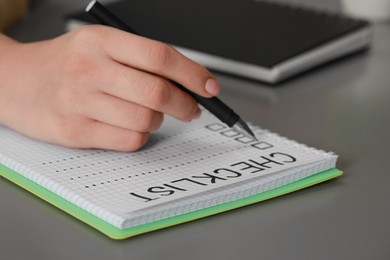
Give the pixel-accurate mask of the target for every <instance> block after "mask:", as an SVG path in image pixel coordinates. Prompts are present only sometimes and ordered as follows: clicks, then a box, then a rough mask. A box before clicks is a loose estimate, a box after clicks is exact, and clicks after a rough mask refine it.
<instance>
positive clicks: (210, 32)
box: [66, 0, 371, 83]
mask: <svg viewBox="0 0 390 260" xmlns="http://www.w3.org/2000/svg"><path fill="white" fill-rule="evenodd" d="M106 7H107V8H108V9H109V10H111V11H112V12H113V13H114V14H116V15H117V16H118V17H120V18H121V19H122V20H123V21H125V22H126V23H127V24H128V25H130V26H131V27H132V28H134V29H135V30H136V31H137V32H139V33H140V34H141V35H144V36H146V37H149V38H152V39H156V40H160V41H163V42H166V43H168V44H171V45H172V46H174V47H175V48H176V49H177V50H179V51H180V52H182V53H183V54H184V55H186V56H188V57H189V58H191V59H193V60H195V61H197V62H199V63H201V64H203V65H205V66H206V67H208V68H210V69H213V70H217V71H221V72H224V73H229V74H233V75H238V76H243V77H247V78H251V79H255V80H261V81H264V82H269V83H277V82H280V81H282V80H284V79H287V78H289V77H291V76H294V75H296V74H299V73H301V72H303V71H306V70H308V69H310V68H313V67H316V66H318V65H321V64H323V63H325V62H328V61H331V60H333V59H336V58H339V57H342V56H345V55H347V54H350V53H353V52H357V51H359V50H362V49H364V48H366V47H367V46H368V44H369V42H370V39H371V29H370V26H369V24H368V23H367V22H366V21H362V20H355V19H352V18H348V17H345V16H342V15H341V14H331V13H329V12H325V11H319V10H311V9H307V8H303V7H298V6H294V5H286V4H276V3H273V2H270V1H260V0H257V1H255V0H213V1H209V0H186V1H181V0H164V1H159V0H131V1H125V0H122V1H118V2H114V3H111V4H107V5H106ZM66 20H67V22H66V30H72V29H74V28H77V27H79V26H80V25H82V24H86V23H96V21H94V20H93V19H92V18H91V17H89V15H88V14H86V13H85V12H84V11H80V12H78V13H72V14H70V15H69V16H67V17H66Z"/></svg>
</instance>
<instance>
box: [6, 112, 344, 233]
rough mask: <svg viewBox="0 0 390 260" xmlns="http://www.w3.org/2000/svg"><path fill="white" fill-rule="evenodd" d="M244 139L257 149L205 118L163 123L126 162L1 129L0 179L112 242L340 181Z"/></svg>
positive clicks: (295, 147) (322, 166) (290, 146)
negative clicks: (2, 178) (7, 180)
mask: <svg viewBox="0 0 390 260" xmlns="http://www.w3.org/2000/svg"><path fill="white" fill-rule="evenodd" d="M252 130H253V131H254V133H255V134H256V136H257V138H258V141H256V140H254V139H251V138H249V137H247V136H244V135H242V134H241V133H239V132H236V131H235V130H234V129H230V128H228V127H227V126H225V125H223V124H221V123H220V122H219V121H218V120H217V119H215V117H214V116H212V115H211V114H209V113H208V112H207V111H203V115H202V117H201V118H200V119H199V120H196V121H193V122H191V123H183V122H181V121H178V120H175V119H172V118H170V117H167V118H166V120H165V122H164V124H163V126H162V127H161V128H160V129H159V130H158V131H157V132H156V133H154V134H153V135H152V136H151V140H150V141H149V142H148V144H147V145H146V147H145V148H143V149H142V150H140V151H138V152H133V153H131V152H114V151H106V150H83V149H70V148H65V147H61V146H57V145H53V144H48V143H44V142H40V141H36V140H33V139H30V138H28V137H25V136H23V135H21V134H19V133H17V132H14V131H12V130H10V129H8V128H5V127H0V173H1V176H3V177H5V178H6V179H9V180H10V181H12V182H14V183H16V184H18V185H20V186H21V187H23V188H25V189H27V190H29V191H30V192H32V193H34V194H35V195H37V196H39V197H41V198H42V199H44V200H46V201H47V202H49V203H51V204H53V205H55V206H57V207H59V208H60V209H62V210H64V211H65V212H67V213H69V214H71V215H73V216H74V217H76V218H78V219H80V220H81V221H84V222H85V223H87V224H89V225H90V226H92V227H94V228H96V229H97V230H99V231H101V232H103V233H104V234H106V235H108V236H110V237H112V238H115V239H122V238H126V237H130V236H134V235H137V234H141V233H145V232H149V231H152V230H156V229H161V228H164V227H168V226H172V225H176V224H179V223H183V222H187V221H191V220H194V219H197V218H201V217H205V216H209V215H213V214H216V213H220V212H223V211H226V210H231V209H234V208H238V207H241V206H245V205H248V204H252V203H255V202H259V201H262V200H265V199H269V198H272V197H276V196H279V195H282V194H286V193H289V192H292V191H295V190H298V189H302V188H305V187H307V186H310V185H313V184H316V183H319V182H322V181H325V180H328V179H331V178H334V177H337V176H339V175H341V171H339V170H337V169H336V168H335V164H336V159H337V156H336V155H335V154H333V153H329V152H324V151H322V150H317V149H314V148H310V147H307V146H306V145H303V144H299V143H297V142H295V141H291V140H288V139H286V138H284V137H281V136H279V135H277V134H274V133H272V132H270V131H267V130H264V129H261V128H259V127H256V126H252ZM313 192H315V190H313ZM26 216H28V214H26ZM199 225H202V223H199Z"/></svg>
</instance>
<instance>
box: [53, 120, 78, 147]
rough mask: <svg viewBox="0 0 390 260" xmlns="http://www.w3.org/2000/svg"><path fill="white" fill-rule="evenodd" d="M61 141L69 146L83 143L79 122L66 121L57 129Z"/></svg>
mask: <svg viewBox="0 0 390 260" xmlns="http://www.w3.org/2000/svg"><path fill="white" fill-rule="evenodd" d="M57 132H58V134H59V135H58V136H59V138H60V143H61V144H63V145H65V146H68V147H78V146H80V144H81V129H80V127H79V126H78V124H75V123H72V122H66V123H64V124H62V125H61V127H59V129H58V130H57Z"/></svg>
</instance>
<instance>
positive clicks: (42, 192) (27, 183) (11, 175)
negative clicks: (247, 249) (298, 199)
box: [0, 164, 342, 239]
mask: <svg viewBox="0 0 390 260" xmlns="http://www.w3.org/2000/svg"><path fill="white" fill-rule="evenodd" d="M340 175H342V172H341V171H340V170H338V169H330V170H327V171H323V172H320V173H317V174H314V175H312V176H310V177H306V178H304V179H301V180H299V181H296V182H293V183H290V184H287V185H284V186H282V187H278V188H275V189H272V190H269V191H266V192H263V193H259V194H256V195H253V196H250V197H246V198H242V199H239V200H235V201H230V202H227V203H224V204H219V205H215V206H212V207H208V208H204V209H200V210H196V211H193V212H189V213H186V214H182V215H177V216H174V217H170V218H166V219H162V220H159V221H155V222H152V223H148V224H143V225H140V226H136V227H131V228H127V229H119V228H117V227H115V226H113V225H111V224H109V223H107V222H105V221H103V220H101V219H100V218H98V217H96V216H94V215H92V214H91V213H89V212H87V211H85V210H83V209H81V208H79V207H78V206H76V205H74V204H72V203H71V202H69V201H67V200H65V199H63V198H62V197H60V196H58V195H56V194H55V193H53V192H51V191H49V190H47V189H45V188H43V187H42V186H40V185H38V184H36V183H35V182H33V181H31V180H29V179H27V178H25V177H24V176H22V175H20V174H18V173H17V172H14V171H12V170H10V169H9V168H7V167H5V166H3V165H1V164H0V176H3V177H4V178H6V179H8V180H10V181H11V182H14V183H16V184H17V185H19V186H21V187H23V188H24V189H26V190H28V191H30V192H31V193H33V194H35V195H36V196H38V197H40V198H42V199H44V200H45V201H47V202H49V203H50V204H53V205H54V206H56V207H58V208H60V209H61V210H63V211H65V212H67V213H68V214H70V215H72V216H74V217H75V218H78V219H80V220H81V221H83V222H85V223H87V224H88V225H90V226H92V227H94V228H95V229H97V230H99V231H101V232H102V233H104V234H105V235H107V236H109V237H110V238H113V239H124V238H128V237H132V236H136V235H139V234H142V233H146V232H150V231H153V230H157V229H162V228H166V227H169V226H173V225H177V224H180V223H185V222H188V221H192V220H195V219H199V218H203V217H207V216H210V215H214V214H218V213H221V212H224V211H228V210H232V209H235V208H239V207H243V206H246V205H249V204H253V203H257V202H260V201H264V200H268V199H271V198H274V197H278V196H281V195H284V194H287V193H290V192H293V191H296V190H300V189H303V188H306V187H309V186H312V185H315V184H317V183H320V182H324V181H327V180H330V179H332V178H335V177H338V176H340Z"/></svg>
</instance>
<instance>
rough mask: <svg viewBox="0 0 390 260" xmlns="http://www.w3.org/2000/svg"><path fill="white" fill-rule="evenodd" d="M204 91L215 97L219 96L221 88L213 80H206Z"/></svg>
mask: <svg viewBox="0 0 390 260" xmlns="http://www.w3.org/2000/svg"><path fill="white" fill-rule="evenodd" d="M205 89H206V91H207V92H208V93H209V94H211V95H213V96H216V95H218V94H219V92H221V86H220V85H219V84H218V82H217V81H216V80H215V79H208V80H207V81H206V85H205Z"/></svg>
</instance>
